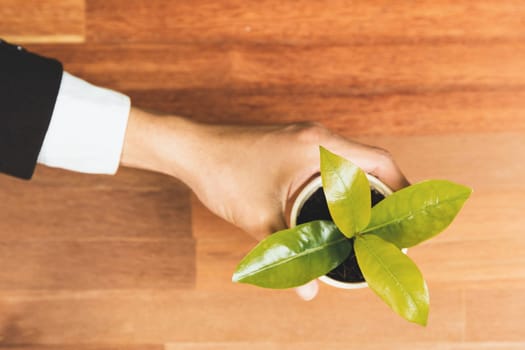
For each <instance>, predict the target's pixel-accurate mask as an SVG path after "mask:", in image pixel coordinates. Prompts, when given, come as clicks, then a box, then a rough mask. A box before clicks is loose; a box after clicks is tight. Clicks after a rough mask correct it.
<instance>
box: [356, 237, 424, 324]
mask: <svg viewBox="0 0 525 350" xmlns="http://www.w3.org/2000/svg"><path fill="white" fill-rule="evenodd" d="M354 249H355V253H356V256H357V262H358V264H359V267H360V268H361V272H362V273H363V276H364V277H365V280H366V282H367V283H368V286H369V287H370V288H371V289H372V290H373V291H374V292H375V293H376V294H377V295H379V297H380V298H381V299H383V301H385V302H386V303H387V304H388V305H389V306H390V307H391V308H392V309H393V310H394V311H395V312H396V313H398V314H399V315H400V316H402V317H403V318H405V319H407V320H408V321H411V322H415V323H418V324H420V325H423V326H424V325H426V324H427V319H428V307H429V296H428V289H427V285H426V283H425V280H424V279H423V276H422V275H421V272H420V271H419V269H418V268H417V266H416V264H414V262H413V261H412V260H411V259H410V258H409V257H408V256H406V255H405V254H403V252H401V251H400V250H399V248H397V247H396V246H395V245H393V244H392V243H389V242H387V241H384V240H383V239H381V238H379V237H377V236H374V235H358V236H357V237H356V239H355V243H354Z"/></svg>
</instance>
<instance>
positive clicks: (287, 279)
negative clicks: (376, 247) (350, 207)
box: [232, 220, 352, 289]
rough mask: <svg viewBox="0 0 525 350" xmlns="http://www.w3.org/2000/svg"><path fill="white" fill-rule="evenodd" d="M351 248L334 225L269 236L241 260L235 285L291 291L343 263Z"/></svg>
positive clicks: (317, 224) (313, 225)
mask: <svg viewBox="0 0 525 350" xmlns="http://www.w3.org/2000/svg"><path fill="white" fill-rule="evenodd" d="M351 250H352V244H351V243H350V241H349V240H348V239H347V238H346V237H345V236H343V235H342V234H341V232H340V231H339V230H338V229H337V227H336V226H335V225H334V223H333V222H331V221H321V220H318V221H312V222H307V223H305V224H302V225H299V226H296V227H293V228H291V229H287V230H283V231H279V232H276V233H274V234H272V235H271V236H268V237H267V238H266V239H264V240H262V241H261V242H259V244H258V245H257V246H256V247H255V248H254V249H253V250H252V251H251V252H250V253H248V255H246V256H245V257H244V259H242V261H241V262H240V263H239V266H237V270H236V271H235V273H234V274H233V278H232V280H233V282H242V283H250V284H254V285H257V286H259V287H265V288H279V289H280V288H291V287H297V286H300V285H303V284H305V283H307V282H309V281H311V280H313V279H315V278H317V277H319V276H322V275H324V274H326V273H327V272H329V271H330V270H332V269H334V268H335V267H337V266H338V265H339V264H340V263H342V262H343V261H344V260H345V259H346V258H347V257H348V255H349V254H350V251H351Z"/></svg>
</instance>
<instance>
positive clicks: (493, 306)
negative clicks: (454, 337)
mask: <svg viewBox="0 0 525 350" xmlns="http://www.w3.org/2000/svg"><path fill="white" fill-rule="evenodd" d="M507 253H508V254H509V255H513V254H514V251H513V250H512V249H509V251H508V252H507ZM522 266H523V265H522ZM502 273H504V271H502ZM521 281H522V283H521V285H516V286H514V288H483V286H482V285H479V286H478V287H473V288H469V289H467V291H466V294H465V298H466V299H465V300H466V318H467V327H466V333H465V337H466V339H467V340H469V341H479V342H491V341H524V340H525V323H523V322H521V321H520V320H521V319H522V318H523V314H524V312H525V298H523V295H525V284H524V283H523V279H521Z"/></svg>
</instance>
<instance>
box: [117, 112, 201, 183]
mask: <svg viewBox="0 0 525 350" xmlns="http://www.w3.org/2000/svg"><path fill="white" fill-rule="evenodd" d="M201 134H202V128H201V127H200V124H197V123H195V122H192V121H190V120H187V119H184V118H181V117H178V116H167V115H166V116H164V115H158V114H154V113H150V112H147V111H144V110H141V109H137V108H132V110H131V113H130V117H129V122H128V128H127V131H126V137H125V141H124V147H123V151H122V158H121V164H122V165H124V166H128V167H133V168H139V169H145V170H150V171H155V172H160V173H164V174H168V175H171V176H174V177H176V178H178V179H180V180H182V181H183V182H186V183H189V182H190V180H191V179H192V175H191V174H192V173H193V171H192V169H193V168H194V167H193V162H194V161H195V159H194V156H193V154H194V152H196V151H197V152H198V145H199V143H200V142H199V139H200V138H201V137H202V136H201Z"/></svg>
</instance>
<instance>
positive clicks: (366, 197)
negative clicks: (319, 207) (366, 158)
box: [319, 147, 371, 238]
mask: <svg viewBox="0 0 525 350" xmlns="http://www.w3.org/2000/svg"><path fill="white" fill-rule="evenodd" d="M319 149H320V152H321V178H322V180H323V191H324V193H325V195H326V201H327V203H328V209H329V210H330V215H331V216H332V219H333V220H334V222H335V224H336V225H337V227H339V229H340V230H341V232H342V233H343V234H344V235H345V236H346V237H348V238H351V237H353V236H354V235H355V234H356V233H357V232H359V231H361V230H363V229H364V228H365V227H366V226H367V225H368V222H369V221H370V211H371V209H370V207H371V203H370V183H369V182H368V179H367V178H366V175H365V173H364V172H363V171H362V170H361V169H360V168H359V167H358V166H356V165H354V164H353V163H352V162H350V161H348V160H346V159H344V158H343V157H340V156H338V155H336V154H334V153H332V152H330V151H328V150H327V149H326V148H324V147H320V148H319Z"/></svg>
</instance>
